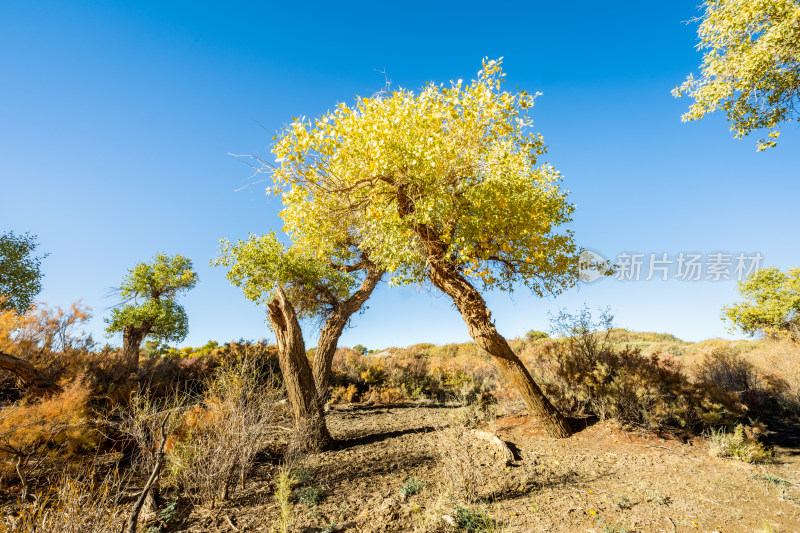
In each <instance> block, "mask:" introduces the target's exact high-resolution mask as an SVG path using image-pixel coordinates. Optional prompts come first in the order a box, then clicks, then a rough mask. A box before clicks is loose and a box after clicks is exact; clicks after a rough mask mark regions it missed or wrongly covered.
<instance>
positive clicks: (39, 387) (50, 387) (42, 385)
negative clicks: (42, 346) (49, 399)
mask: <svg viewBox="0 0 800 533" xmlns="http://www.w3.org/2000/svg"><path fill="white" fill-rule="evenodd" d="M0 370H6V371H8V372H11V373H12V374H14V375H15V376H17V377H18V378H19V379H20V380H21V381H22V383H24V384H25V386H26V387H28V388H29V389H30V390H32V391H33V392H38V393H43V392H48V391H56V390H59V387H58V386H57V385H56V384H55V383H51V382H49V381H47V380H46V379H44V378H43V377H42V376H41V374H39V372H38V371H37V370H36V367H34V366H33V365H32V364H30V363H29V362H28V361H25V360H24V359H20V358H19V357H14V356H13V355H11V354H7V353H3V352H0Z"/></svg>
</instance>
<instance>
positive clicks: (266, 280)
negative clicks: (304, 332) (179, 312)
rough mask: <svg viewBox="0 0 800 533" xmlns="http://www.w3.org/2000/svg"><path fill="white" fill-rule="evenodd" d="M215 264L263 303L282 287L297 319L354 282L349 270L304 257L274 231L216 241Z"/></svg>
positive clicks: (330, 303) (326, 307)
mask: <svg viewBox="0 0 800 533" xmlns="http://www.w3.org/2000/svg"><path fill="white" fill-rule="evenodd" d="M212 264H213V265H215V266H226V267H228V269H229V270H228V274H227V278H228V281H230V282H231V283H232V284H233V285H236V286H237V287H240V288H241V289H242V290H243V291H244V294H245V296H246V297H247V299H248V300H251V301H253V302H256V303H259V304H267V303H269V302H271V301H272V300H274V299H275V297H276V294H275V289H276V288H277V287H282V288H283V290H284V292H285V293H286V297H287V298H288V299H289V301H291V302H292V305H293V307H294V308H295V311H296V312H297V314H298V316H299V317H301V318H309V317H313V316H318V315H321V314H323V313H325V312H326V311H330V309H331V308H332V307H335V306H336V305H337V303H338V302H340V301H343V300H346V299H347V298H348V297H349V296H350V293H351V292H352V290H353V288H354V287H355V285H356V282H357V277H356V275H355V274H354V273H352V272H343V271H341V270H339V269H337V268H335V267H334V265H333V264H332V263H331V262H330V261H329V260H328V259H317V258H316V257H311V258H309V257H307V256H306V255H304V253H303V251H302V250H301V249H299V248H297V247H286V246H284V245H283V244H282V243H281V242H280V241H279V240H278V237H277V235H276V234H275V233H274V232H270V233H267V234H266V235H262V236H258V235H252V234H251V235H250V236H249V237H248V239H247V240H245V241H242V240H240V241H238V242H237V243H235V244H234V243H231V242H229V241H227V240H225V239H223V240H222V241H220V253H219V256H218V257H217V258H216V259H215V260H214V261H212Z"/></svg>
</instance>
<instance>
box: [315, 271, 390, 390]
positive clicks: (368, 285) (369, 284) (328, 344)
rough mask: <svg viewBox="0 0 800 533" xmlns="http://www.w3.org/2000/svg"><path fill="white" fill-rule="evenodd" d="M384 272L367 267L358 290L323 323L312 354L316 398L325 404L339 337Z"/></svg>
mask: <svg viewBox="0 0 800 533" xmlns="http://www.w3.org/2000/svg"><path fill="white" fill-rule="evenodd" d="M383 274H384V271H383V270H379V269H378V268H377V267H376V266H375V265H373V264H371V263H370V264H369V265H368V266H367V275H366V277H365V278H364V280H363V281H362V282H361V286H360V287H359V289H358V290H357V291H356V292H355V293H354V294H353V295H352V296H351V297H350V298H348V299H347V300H346V301H344V302H342V303H341V304H339V305H337V306H336V307H335V308H334V310H333V312H332V313H331V314H330V316H328V319H327V320H326V321H325V326H324V327H323V328H322V330H320V335H319V342H317V350H316V351H315V352H314V368H313V374H314V383H315V384H316V387H317V396H318V397H319V398H320V400H321V401H323V402H325V401H326V400H327V398H328V389H329V388H330V384H331V363H332V362H333V356H334V354H335V353H336V347H337V345H338V342H339V337H341V336H342V331H344V328H345V326H347V321H348V320H350V317H351V316H353V314H354V313H356V312H358V310H359V309H361V306H363V305H364V302H366V301H367V300H368V299H369V297H370V295H371V294H372V291H373V290H375V287H376V286H377V285H378V282H379V281H380V280H381V278H382V277H383Z"/></svg>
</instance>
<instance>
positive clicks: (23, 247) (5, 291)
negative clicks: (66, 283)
mask: <svg viewBox="0 0 800 533" xmlns="http://www.w3.org/2000/svg"><path fill="white" fill-rule="evenodd" d="M38 246H39V242H38V241H37V240H36V236H35V235H29V234H27V233H23V234H22V235H14V233H13V232H11V231H9V232H7V233H3V234H1V235H0V296H2V298H0V310H5V309H13V310H14V311H16V312H17V313H25V312H26V311H27V310H28V308H30V306H31V304H32V303H33V299H34V298H35V297H36V295H37V294H39V291H41V290H42V271H41V265H42V259H44V258H45V257H47V254H45V255H43V256H41V257H38V256H36V255H34V252H35V251H36V248H37V247H38Z"/></svg>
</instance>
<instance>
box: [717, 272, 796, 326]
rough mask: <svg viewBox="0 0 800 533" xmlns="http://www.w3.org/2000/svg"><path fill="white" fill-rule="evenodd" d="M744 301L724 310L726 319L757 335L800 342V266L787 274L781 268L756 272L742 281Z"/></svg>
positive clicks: (740, 289)
mask: <svg viewBox="0 0 800 533" xmlns="http://www.w3.org/2000/svg"><path fill="white" fill-rule="evenodd" d="M739 293H740V294H741V295H742V296H743V297H744V301H742V302H738V303H734V304H733V305H729V306H726V307H723V308H722V318H723V320H725V319H727V320H729V321H730V322H731V323H732V324H733V326H734V328H735V329H736V328H738V329H740V330H742V331H743V332H744V333H746V334H748V335H750V336H753V335H755V334H756V333H761V334H763V335H766V336H767V337H772V338H789V339H790V340H793V341H794V342H800V267H798V268H792V269H789V270H788V272H786V273H783V272H781V271H780V270H779V269H778V268H777V267H769V268H764V269H762V270H759V271H758V272H754V273H753V274H750V275H749V276H747V278H746V279H745V280H744V281H740V282H739Z"/></svg>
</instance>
